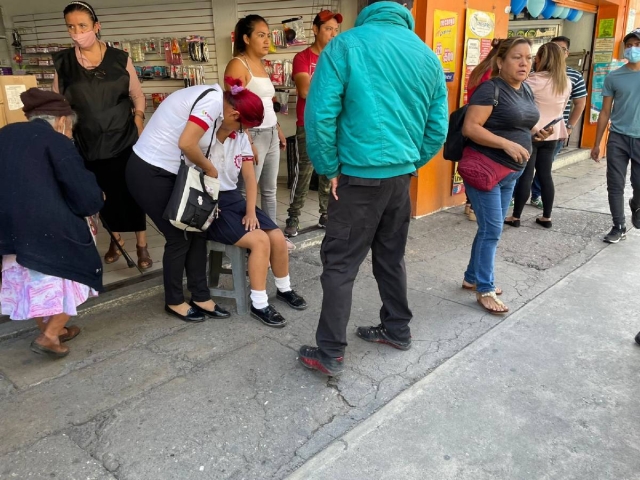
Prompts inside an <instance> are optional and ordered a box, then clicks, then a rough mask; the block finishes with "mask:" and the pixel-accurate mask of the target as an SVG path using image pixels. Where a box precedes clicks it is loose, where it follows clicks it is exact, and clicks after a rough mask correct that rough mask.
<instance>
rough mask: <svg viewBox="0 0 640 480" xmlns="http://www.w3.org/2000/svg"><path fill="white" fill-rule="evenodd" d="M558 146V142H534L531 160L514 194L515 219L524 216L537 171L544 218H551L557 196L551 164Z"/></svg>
mask: <svg viewBox="0 0 640 480" xmlns="http://www.w3.org/2000/svg"><path fill="white" fill-rule="evenodd" d="M557 144H558V140H550V141H548V142H533V152H532V153H531V158H529V162H528V163H527V166H526V167H525V169H524V172H523V173H522V175H521V176H520V179H519V180H518V183H517V184H516V189H515V190H514V192H513V198H514V206H513V216H514V217H515V218H520V217H521V216H522V210H523V209H524V205H525V204H526V203H527V200H528V199H529V195H530V194H531V184H532V183H533V176H534V174H535V173H536V171H537V172H538V179H539V180H540V189H541V190H542V204H543V206H544V209H543V210H542V212H543V213H542V216H543V217H545V218H551V210H552V209H553V199H554V197H555V195H556V190H555V187H554V186H553V177H552V176H551V164H552V163H553V154H554V152H555V150H556V145H557Z"/></svg>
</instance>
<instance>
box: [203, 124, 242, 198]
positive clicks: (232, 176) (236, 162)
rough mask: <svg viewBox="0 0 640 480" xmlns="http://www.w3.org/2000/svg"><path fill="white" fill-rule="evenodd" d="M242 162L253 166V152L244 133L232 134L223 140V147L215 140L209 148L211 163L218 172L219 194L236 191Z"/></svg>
mask: <svg viewBox="0 0 640 480" xmlns="http://www.w3.org/2000/svg"><path fill="white" fill-rule="evenodd" d="M205 137H209V135H205ZM209 139H211V137H209ZM208 145H209V144H207V146H208ZM243 162H251V163H252V164H253V150H251V143H249V137H247V134H246V133H240V132H234V133H233V134H232V135H231V136H230V137H229V138H227V139H226V140H225V142H224V145H223V144H222V143H220V141H219V140H218V139H217V138H216V140H215V142H214V143H213V146H212V147H211V163H213V166H214V167H216V170H218V180H220V191H221V192H228V191H230V190H235V189H236V185H237V184H238V177H239V175H240V170H241V169H242V163H243Z"/></svg>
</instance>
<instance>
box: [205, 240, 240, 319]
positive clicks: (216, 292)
mask: <svg viewBox="0 0 640 480" xmlns="http://www.w3.org/2000/svg"><path fill="white" fill-rule="evenodd" d="M207 250H208V251H209V291H210V292H211V296H212V297H223V298H233V299H235V301H236V308H237V310H238V313H239V314H240V315H244V314H246V313H248V312H249V285H248V284H247V278H246V275H247V249H246V248H240V247H235V246H233V245H224V244H222V243H218V242H212V241H210V242H207ZM224 255H226V256H227V257H229V260H231V270H229V269H228V268H222V257H223V256H224ZM221 274H225V275H229V274H231V275H232V276H233V289H232V290H227V289H224V288H218V283H219V282H220V275H221Z"/></svg>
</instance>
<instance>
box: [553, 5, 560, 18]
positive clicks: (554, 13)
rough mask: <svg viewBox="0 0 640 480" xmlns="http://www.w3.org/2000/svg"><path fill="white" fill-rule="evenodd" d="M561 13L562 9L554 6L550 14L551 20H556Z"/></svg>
mask: <svg viewBox="0 0 640 480" xmlns="http://www.w3.org/2000/svg"><path fill="white" fill-rule="evenodd" d="M561 13H562V7H560V6H558V5H556V6H555V7H554V9H553V13H552V14H551V17H552V18H558V17H559V16H560V14H561Z"/></svg>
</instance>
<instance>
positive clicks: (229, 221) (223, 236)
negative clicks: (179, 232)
mask: <svg viewBox="0 0 640 480" xmlns="http://www.w3.org/2000/svg"><path fill="white" fill-rule="evenodd" d="M218 208H219V209H220V213H219V214H218V218H216V220H215V221H214V222H213V223H212V224H211V226H210V227H209V229H208V230H207V238H208V239H209V240H213V241H215V242H219V243H224V244H225V245H235V244H236V243H238V241H239V240H240V239H241V238H242V237H244V236H245V235H246V234H247V233H249V232H247V231H246V230H245V229H244V225H243V224H242V219H243V218H244V216H245V215H246V212H247V201H246V200H245V199H244V197H243V196H242V194H241V193H240V192H239V191H238V190H230V191H226V192H220V194H219V195H218ZM256 217H258V222H259V223H260V229H261V230H275V229H276V228H278V226H277V225H276V224H275V223H274V222H273V220H271V219H270V218H269V217H268V216H267V214H266V213H264V212H263V211H262V210H260V209H259V208H257V207H256Z"/></svg>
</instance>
